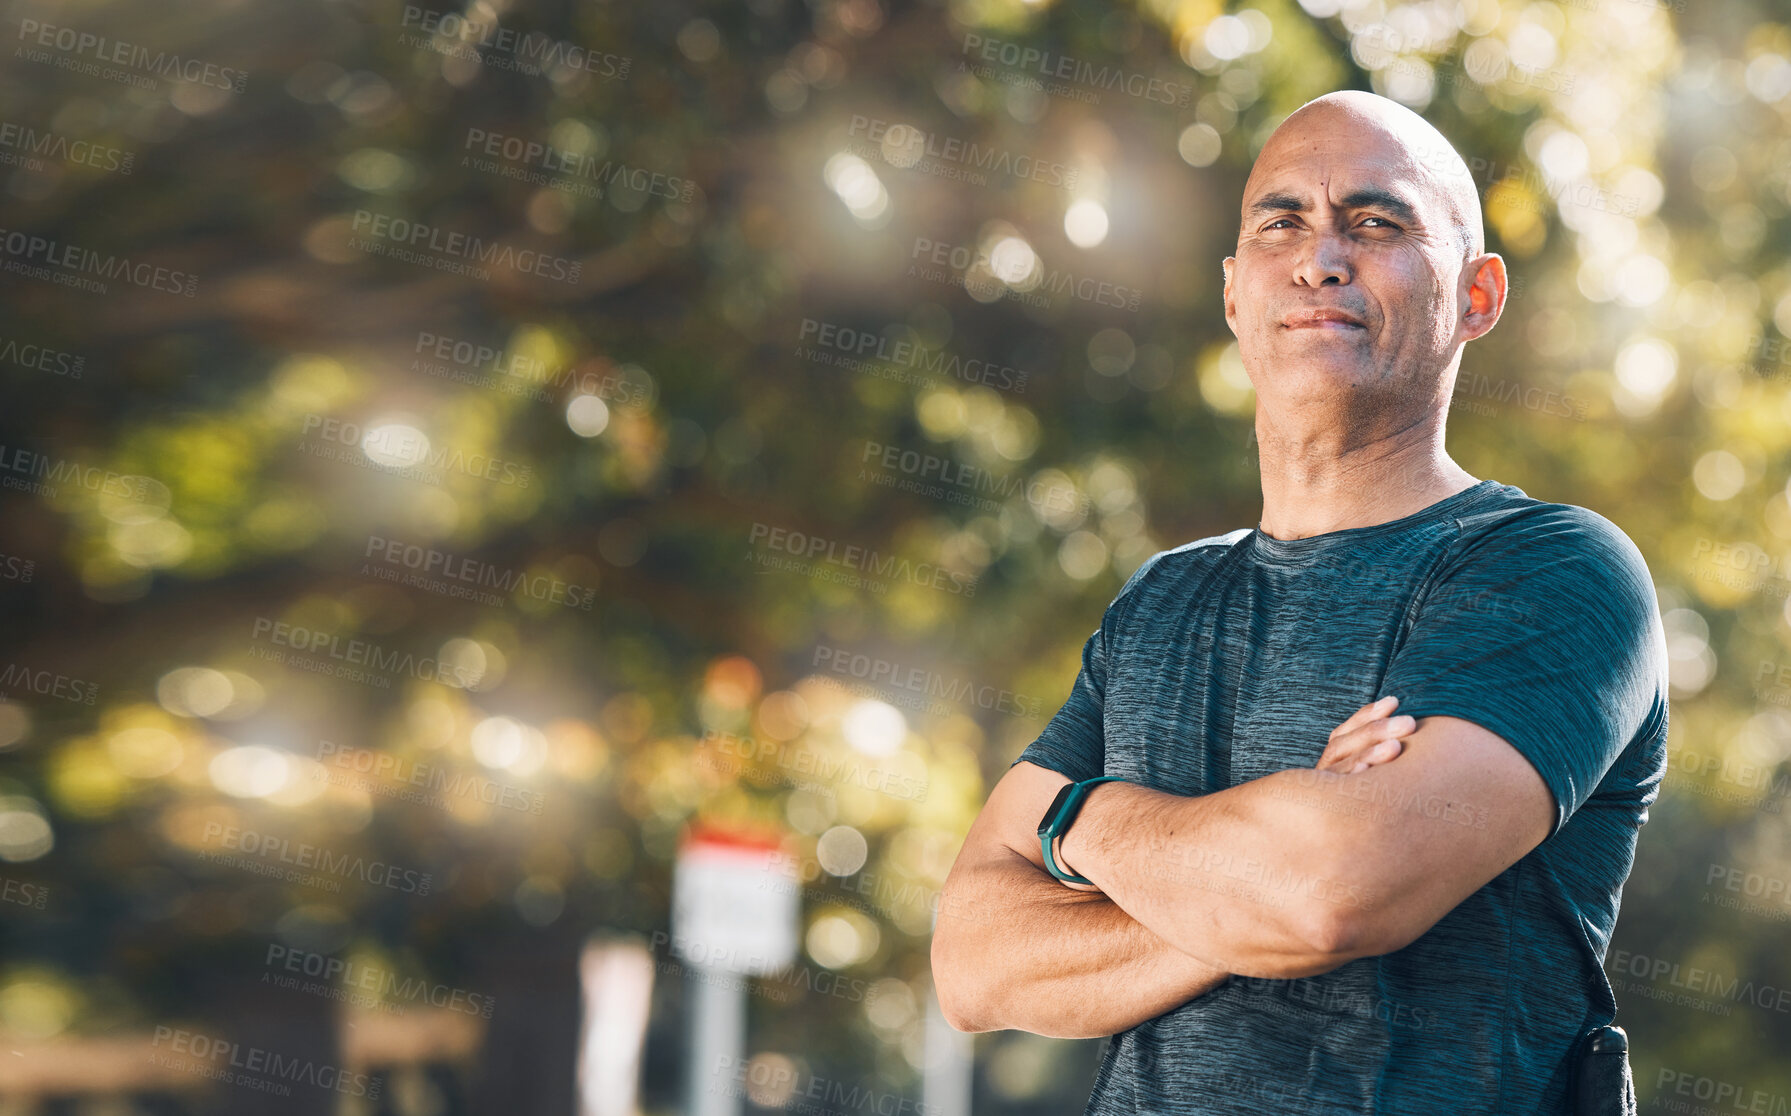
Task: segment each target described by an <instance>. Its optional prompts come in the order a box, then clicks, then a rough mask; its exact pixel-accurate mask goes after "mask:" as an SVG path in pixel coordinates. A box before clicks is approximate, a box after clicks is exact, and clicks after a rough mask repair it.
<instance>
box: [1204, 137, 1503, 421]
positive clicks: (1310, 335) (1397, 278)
mask: <svg viewBox="0 0 1791 1116" xmlns="http://www.w3.org/2000/svg"><path fill="white" fill-rule="evenodd" d="M1462 260H1463V254H1462V243H1461V241H1460V239H1459V237H1458V234H1457V232H1456V229H1455V226H1454V224H1453V222H1452V220H1451V214H1450V210H1449V207H1448V201H1447V199H1446V196H1445V195H1444V193H1443V191H1442V190H1441V189H1440V188H1438V187H1437V186H1436V185H1435V184H1434V182H1433V180H1432V179H1431V178H1430V176H1429V175H1428V173H1427V172H1426V171H1425V169H1424V167H1423V166H1421V165H1420V164H1419V163H1418V162H1417V161H1416V160H1415V159H1414V158H1413V157H1412V154H1411V152H1410V151H1409V150H1408V148H1407V147H1406V145H1405V144H1404V143H1402V142H1401V141H1400V140H1399V139H1398V138H1396V137H1395V136H1393V135H1390V134H1388V133H1387V132H1386V131H1384V130H1382V129H1380V128H1378V127H1375V126H1373V125H1372V124H1368V123H1365V122H1363V121H1361V120H1360V119H1358V118H1355V117H1353V116H1351V115H1350V114H1348V113H1344V112H1341V111H1337V110H1327V109H1322V108H1321V109H1319V110H1317V111H1311V112H1306V113H1301V114H1299V115H1298V116H1296V117H1293V118H1290V119H1289V120H1288V121H1287V122H1286V123H1284V124H1283V125H1282V127H1281V128H1280V130H1279V131H1277V132H1276V133H1275V135H1274V137H1273V138H1272V139H1271V140H1270V141H1269V143H1268V144H1267V145H1266V146H1265V148H1264V150H1263V152H1262V154H1261V156H1260V157H1259V158H1258V159H1257V161H1256V165H1255V167H1254V169H1253V170H1252V171H1251V174H1250V180H1249V183H1248V184H1247V185H1246V186H1245V189H1244V213H1243V224H1242V227H1241V229H1240V231H1239V234H1238V247H1237V255H1236V256H1234V257H1231V258H1228V259H1227V260H1226V261H1225V266H1226V282H1225V319H1226V322H1227V323H1228V324H1229V325H1230V326H1231V330H1232V332H1233V333H1234V334H1236V335H1237V338H1238V348H1239V351H1240V352H1241V354H1242V356H1243V360H1244V367H1245V369H1246V370H1247V371H1248V372H1249V374H1250V379H1251V381H1252V383H1253V384H1254V385H1255V387H1256V392H1257V396H1258V398H1259V399H1263V398H1270V399H1284V400H1287V401H1289V402H1297V401H1300V400H1302V399H1311V400H1324V401H1327V402H1329V401H1335V400H1336V399H1337V398H1338V395H1339V393H1340V392H1344V393H1349V394H1350V395H1351V396H1354V397H1355V401H1357V402H1366V401H1367V398H1368V397H1378V398H1383V399H1394V398H1401V397H1403V398H1413V397H1414V396H1413V392H1414V390H1416V392H1417V394H1416V398H1420V399H1428V397H1429V392H1430V391H1431V390H1434V385H1435V383H1436V379H1437V377H1438V375H1439V374H1440V373H1441V371H1442V369H1443V368H1444V367H1445V366H1446V365H1447V364H1448V362H1449V359H1450V354H1451V351H1452V350H1453V349H1454V347H1455V346H1456V344H1457V326H1458V325H1459V324H1460V319H1461V313H1460V310H1459V309H1458V306H1459V304H1460V300H1461V296H1462V295H1463V294H1464V293H1465V291H1464V290H1463V289H1459V288H1465V281H1464V280H1463V278H1462ZM1487 328H1490V323H1489V324H1488V326H1487ZM1480 332H1483V331H1480ZM1426 389H1428V390H1426Z"/></svg>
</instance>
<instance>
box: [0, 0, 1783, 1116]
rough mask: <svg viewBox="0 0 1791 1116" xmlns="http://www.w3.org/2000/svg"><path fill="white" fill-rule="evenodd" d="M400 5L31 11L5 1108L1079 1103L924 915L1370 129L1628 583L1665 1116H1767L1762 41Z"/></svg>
mask: <svg viewBox="0 0 1791 1116" xmlns="http://www.w3.org/2000/svg"><path fill="white" fill-rule="evenodd" d="M440 2H441V0H419V2H418V3H417V4H403V3H397V2H387V0H281V2H277V3H276V2H272V0H196V2H194V3H188V4H180V5H161V4H143V3H135V4H127V3H115V2H108V0H81V2H68V3H40V2H29V0H10V2H9V3H8V4H7V5H6V17H5V21H4V38H5V40H6V41H8V42H9V43H10V47H9V48H8V50H7V52H6V54H5V56H4V58H3V59H0V289H3V293H0V375H3V376H4V383H5V394H4V404H3V405H0V508H3V511H0V634H3V640H4V649H3V650H0V697H3V698H4V701H3V702H0V1113H4V1114H6V1116H15V1114H49V1113H56V1114H83V1116H96V1114H105V1116H123V1114H134V1113H168V1114H174V1113H182V1114H184V1113H227V1112H228V1113H236V1112H253V1113H301V1112H302V1113H331V1114H353V1116H373V1114H394V1116H446V1114H460V1113H475V1112H476V1113H499V1112H503V1113H510V1112H515V1113H542V1114H555V1116H560V1114H568V1113H574V1112H577V1113H581V1114H584V1116H598V1114H603V1116H629V1114H632V1113H647V1114H654V1116H659V1114H673V1113H703V1114H705V1116H707V1114H720V1113H736V1112H737V1113H757V1112H777V1111H793V1112H810V1113H838V1114H842V1116H844V1114H848V1113H876V1114H878V1116H955V1114H960V1113H967V1112H970V1111H975V1112H977V1113H1002V1114H1006V1113H1014V1114H1019V1113H1038V1114H1044V1113H1076V1112H1080V1111H1081V1110H1082V1107H1083V1103H1084V1101H1085V1100H1086V1097H1087V1095H1088V1089H1089V1087H1090V1084H1091V1081H1092V1076H1093V1072H1094V1068H1095V1065H1096V1061H1097V1058H1098V1055H1099V1053H1100V1044H1099V1043H1096V1042H1062V1041H1056V1040H1049V1039H1043V1038H1039V1037H1036V1036H1032V1035H1028V1034H1023V1033H1018V1032H997V1033H990V1034H985V1035H978V1036H975V1037H974V1038H973V1037H972V1036H967V1035H961V1034H958V1033H956V1032H954V1031H951V1030H950V1029H949V1028H948V1027H945V1026H944V1025H943V1023H942V1022H941V1021H940V1019H939V1016H938V1012H937V1008H936V1006H935V1005H934V1000H933V997H932V993H931V989H930V985H929V979H928V960H927V953H928V940H929V933H930V928H931V925H932V920H933V917H934V910H935V907H936V905H937V893H938V888H939V886H940V884H941V882H942V881H943V880H944V877H945V874H946V872H947V870H948V868H949V867H950V865H951V862H952V859H953V857H954V855H955V853H956V851H957V848H958V845H959V843H960V841H961V839H962V836H963V834H964V832H965V830H966V829H967V827H968V826H969V824H970V821H971V820H972V818H973V817H974V816H975V814H976V812H977V810H978V808H979V807H980V805H981V803H982V802H983V799H984V798H985V796H986V794H987V791H988V789H989V787H990V786H991V785H992V783H993V781H994V780H995V779H996V778H998V777H999V775H1000V773H1001V772H1002V771H1003V770H1004V769H1005V767H1006V766H1007V764H1008V763H1009V762H1010V761H1011V760H1012V759H1013V758H1014V756H1016V755H1017V754H1018V753H1019V751H1020V749H1021V748H1022V747H1024V746H1025V744H1026V743H1028V742H1029V741H1030V740H1031V739H1033V737H1034V736H1036V735H1037V733H1038V731H1039V730H1040V729H1041V728H1042V727H1043V725H1044V723H1045V721H1046V720H1047V719H1048V718H1049V717H1050V716H1051V715H1052V714H1053V713H1054V712H1055V711H1056V709H1057V708H1058V706H1059V705H1060V704H1061V703H1062V701H1063V699H1064V697H1065V696H1066V695H1067V693H1068V691H1069V688H1070V685H1071V683H1072V681H1073V680H1074V678H1075V675H1076V669H1077V666H1078V662H1079V654H1080V650H1081V646H1082V641H1083V640H1084V639H1085V638H1086V636H1087V635H1088V633H1089V632H1090V631H1091V630H1092V629H1093V628H1094V626H1095V625H1096V623H1097V622H1098V620H1099V617H1100V615H1101V612H1102V609H1103V608H1104V606H1105V605H1106V603H1107V602H1108V601H1109V600H1110V599H1111V598H1112V596H1113V595H1114V593H1115V592H1116V591H1117V590H1118V588H1119V586H1120V584H1121V583H1122V581H1123V579H1124V578H1125V577H1126V576H1127V575H1128V574H1129V573H1130V572H1131V571H1132V570H1134V569H1135V568H1136V567H1137V566H1138V565H1139V563H1141V562H1142V561H1143V560H1144V559H1145V558H1147V557H1148V556H1149V555H1151V554H1152V553H1153V552H1155V551H1157V550H1160V549H1163V548H1166V547H1170V546H1174V545H1178V544H1180V543H1182V542H1186V541H1189V540H1192V539H1196V538H1200V537H1204V536H1208V535H1212V534H1217V533H1220V532H1224V531H1228V530H1232V529H1234V528H1238V527H1249V526H1254V524H1255V523H1256V520H1257V516H1258V514H1259V512H1260V508H1261V504H1260V489H1259V486H1258V478H1257V473H1256V457H1255V451H1254V445H1253V436H1252V426H1251V418H1252V414H1253V406H1254V404H1253V397H1252V394H1251V389H1250V385H1249V382H1248V379H1247V378H1246V377H1245V375H1244V372H1243V368H1242V365H1241V364H1240V362H1239V359H1238V353H1237V349H1236V347H1235V345H1234V344H1232V339H1231V337H1230V334H1229V333H1228V331H1227V329H1226V327H1225V325H1224V321H1223V318H1222V315H1221V308H1220V295H1219V288H1220V281H1221V274H1220V260H1221V258H1222V257H1223V256H1224V255H1226V254H1227V252H1228V251H1229V250H1230V248H1231V246H1232V244H1233V243H1234V240H1235V234H1236V225H1237V212H1238V201H1239V195H1240V192H1241V187H1242V184H1243V180H1244V177H1245V175H1246V173H1247V171H1248V168H1249V166H1250V163H1251V161H1252V159H1253V157H1254V154H1255V152H1256V151H1257V150H1258V148H1259V146H1260V145H1261V143H1262V141H1263V139H1264V137H1265V136H1266V135H1267V134H1268V133H1269V131H1270V130H1272V128H1273V127H1274V126H1275V124H1276V123H1278V122H1279V120H1280V119H1281V118H1282V117H1283V116H1284V115H1285V114H1287V113H1288V112H1290V111H1291V110H1292V109H1294V108H1295V107H1297V106H1298V105H1300V104H1301V103H1302V102H1304V101H1306V100H1307V99H1309V98H1311V97H1314V96H1316V95H1318V94H1321V93H1324V92H1327V91H1330V90H1333V89H1340V88H1358V89H1372V90H1374V91H1376V92H1380V93H1383V94H1385V95H1387V96H1389V97H1393V98H1395V99H1397V100H1399V101H1401V102H1403V103H1405V104H1407V105H1409V106H1411V107H1412V108H1414V109H1416V110H1418V111H1420V112H1422V113H1423V114H1424V115H1425V116H1426V117H1427V118H1428V119H1430V120H1431V121H1433V122H1434V123H1435V124H1436V125H1437V126H1438V127H1439V128H1440V129H1441V130H1442V131H1443V132H1444V134H1445V135H1447V136H1448V137H1450V139H1451V140H1452V141H1453V142H1454V144H1455V145H1456V147H1457V148H1458V149H1459V150H1460V152H1461V153H1462V155H1463V157H1464V158H1465V159H1466V160H1467V162H1468V164H1469V167H1470V168H1471V170H1472V171H1473V173H1474V176H1475V178H1476V181H1477V182H1478V184H1479V186H1480V187H1481V191H1482V200H1483V203H1484V208H1485V214H1486V230H1487V237H1488V241H1489V247H1490V248H1491V249H1492V250H1494V251H1498V252H1500V253H1502V254H1503V255H1504V256H1505V258H1506V259H1507V261H1508V263H1509V265H1510V267H1511V271H1512V275H1513V285H1512V295H1511V299H1510V302H1509V305H1508V306H1507V308H1506V311H1505V315H1504V318H1503V320H1502V321H1501V322H1500V324H1499V326H1498V328H1497V329H1496V330H1495V331H1494V332H1493V333H1492V334H1491V335H1489V336H1488V337H1486V338H1485V339H1483V340H1480V341H1478V342H1476V343H1474V344H1473V345H1471V346H1470V347H1469V348H1468V350H1467V352H1466V355H1465V357H1464V360H1463V364H1462V372H1461V376H1460V379H1459V380H1458V383H1457V391H1456V395H1455V399H1454V404H1453V408H1452V411H1451V415H1450V418H1451V421H1450V424H1449V435H1450V436H1449V443H1448V444H1449V448H1450V450H1451V452H1452V454H1453V455H1454V457H1455V458H1456V459H1457V460H1458V461H1459V462H1460V463H1461V464H1462V465H1463V466H1464V467H1466V468H1467V469H1468V470H1469V471H1471V472H1473V473H1474V474H1476V475H1477V476H1481V477H1492V478H1496V479H1498V480H1500V481H1502V482H1505V483H1508V484H1514V485H1517V486H1519V487H1521V488H1522V489H1524V490H1525V491H1526V492H1528V493H1529V494H1530V495H1532V496H1535V497H1537V498H1540V499H1544V500H1553V501H1561V502H1567V503H1575V504H1581V505H1585V506H1587V507H1590V508H1593V509H1595V510H1596V511H1598V512H1600V513H1602V514H1603V515H1605V516H1607V517H1608V518H1610V519H1612V520H1613V521H1615V522H1616V523H1617V524H1618V525H1619V526H1621V527H1622V528H1623V529H1624V530H1625V531H1626V532H1628V534H1629V535H1630V536H1631V537H1632V538H1633V539H1634V540H1635V541H1636V543H1637V544H1638V545H1639V546H1640V547H1641V550H1642V552H1643V554H1644V555H1645V556H1646V558H1647V561H1648V563H1649V567H1650V569H1651V570H1652V572H1653V574H1654V577H1655V580H1656V583H1657V586H1658V590H1659V595H1660V606H1661V610H1662V613H1663V616H1664V618H1665V622H1666V626H1667V631H1668V638H1669V645H1670V651H1671V655H1672V680H1673V697H1674V699H1675V700H1674V704H1673V712H1672V757H1673V760H1672V771H1671V774H1670V775H1669V777H1668V779H1667V782H1666V784H1665V787H1664V789H1663V792H1662V794H1661V797H1660V800H1659V802H1658V803H1657V804H1656V806H1655V807H1654V809H1653V812H1652V817H1651V820H1650V822H1649V824H1648V825H1647V826H1646V827H1645V828H1644V829H1643V831H1642V834H1641V844H1640V851H1639V856H1638V861H1637V864H1636V867H1635V871H1634V874H1633V875H1632V877H1631V879H1630V882H1629V884H1628V887H1627V889H1626V892H1625V902H1624V906H1623V912H1622V919H1621V921H1620V923H1619V925H1618V929H1617V934H1616V938H1615V941H1614V943H1613V946H1612V951H1611V954H1610V958H1609V961H1608V964H1607V969H1608V971H1609V973H1610V975H1611V979H1612V982H1613V985H1614V986H1615V987H1616V990H1617V995H1618V1000H1619V1003H1620V1005H1621V1009H1620V1012H1619V1015H1618V1021H1619V1022H1620V1023H1622V1024H1623V1025H1624V1026H1625V1027H1627V1028H1628V1029H1629V1032H1630V1035H1631V1038H1632V1043H1633V1045H1634V1049H1635V1054H1634V1063H1635V1069H1636V1076H1637V1082H1638V1088H1639V1090H1640V1093H1641V1099H1642V1102H1643V1105H1644V1108H1645V1109H1647V1108H1661V1109H1665V1110H1669V1111H1698V1110H1706V1111H1714V1110H1716V1108H1717V1107H1719V1106H1726V1107H1725V1108H1724V1110H1731V1109H1734V1110H1744V1111H1775V1112H1782V1111H1786V1110H1787V1109H1791V1055H1788V1054H1787V1051H1791V991H1788V990H1791V953H1788V952H1787V950H1786V949H1785V943H1786V941H1787V928H1788V926H1791V894H1788V887H1787V885H1788V883H1791V829H1788V826H1787V821H1786V817H1785V810H1784V809H1783V806H1784V801H1785V798H1786V791H1787V787H1788V785H1791V767H1788V766H1787V764H1786V760H1787V758H1788V757H1791V713H1788V712H1787V706H1788V705H1791V645H1788V641H1787V637H1788V635H1791V633H1788V631H1787V623H1788V622H1791V611H1788V602H1787V589H1791V505H1788V503H1787V498H1786V491H1785V489H1786V481H1787V474H1788V472H1791V462H1788V460H1787V457H1788V454H1787V450H1788V448H1791V392H1788V391H1787V387H1788V385H1791V336H1788V335H1791V263H1788V261H1787V252H1786V250H1787V247H1791V215H1788V207H1791V128H1788V127H1787V121H1788V119H1791V7H1788V6H1787V5H1786V4H1785V3H1784V2H1783V0H1780V2H1778V3H1771V4H1768V3H1753V2H1749V0H1725V2H1723V3H1707V4H1696V5H1691V4H1686V3H1682V2H1680V0H1671V2H1667V3H1661V2H1655V0H1572V2H1544V0H1539V2H1534V3H1528V2H1518V0H1427V2H1419V3H1396V2H1393V0H1301V2H1300V3H1294V2H1292V0H1254V2H1252V3H1250V4H1249V5H1244V4H1228V3H1221V2H1219V0H1139V2H1136V3H1131V2H1124V0H1121V2H1116V3H1097V2H1093V0H1058V2H1055V3H1053V2H1049V0H1039V2H1036V3H1025V2H1021V0H933V2H921V3H905V4H898V3H891V2H887V0H744V2H741V3H729V4H715V3H711V4H701V3H694V2H680V0H656V2H654V3H651V4H648V3H623V2H621V0H609V2H600V0H580V2H574V0H515V2H514V3H491V2H487V0H478V2H476V3H473V4H471V5H470V6H464V7H462V6H454V5H452V4H443V5H442V6H432V5H434V4H437V3H440ZM1700 1105H1702V1106H1707V1107H1704V1108H1702V1109H1700V1107H1699V1106H1700ZM1749 1106H1754V1107H1749Z"/></svg>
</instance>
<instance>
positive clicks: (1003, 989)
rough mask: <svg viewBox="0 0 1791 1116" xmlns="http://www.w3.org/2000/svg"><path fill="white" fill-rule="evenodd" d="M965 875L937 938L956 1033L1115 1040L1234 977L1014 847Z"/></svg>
mask: <svg viewBox="0 0 1791 1116" xmlns="http://www.w3.org/2000/svg"><path fill="white" fill-rule="evenodd" d="M960 868H961V869H962V870H961V871H960V870H954V871H953V873H952V876H951V878H950V879H948V880H947V881H946V886H945V891H944V893H943V894H942V895H941V896H940V901H939V918H938V922H937V924H936V925H935V927H934V931H933V975H934V982H935V986H936V987H937V988H938V989H939V995H940V1003H941V1006H942V1007H945V1008H946V1011H947V1018H948V1019H950V1020H951V1021H952V1024H953V1026H956V1027H957V1028H958V1029H959V1030H966V1031H987V1030H995V1029H998V1028H1014V1029H1017V1030H1023V1031H1031V1032H1033V1033H1035V1034H1041V1035H1049V1036H1052V1037H1054V1038H1094V1037H1099V1036H1103V1035H1111V1034H1117V1033H1118V1032H1120V1031H1123V1030H1126V1029H1127V1028H1130V1027H1133V1026H1136V1025H1137V1024H1139V1023H1142V1022H1144V1021H1146V1020H1148V1019H1154V1018H1156V1017H1157V1016H1159V1015H1161V1014H1163V1013H1164V1012H1166V1011H1169V1010H1170V1009H1172V1008H1175V1007H1179V1006H1180V1005H1182V1004H1184V1003H1186V1002H1187V1001H1189V1000H1191V999H1193V998H1194V997H1196V996H1198V995H1201V994H1202V993H1204V992H1207V991H1209V990H1210V989H1213V988H1215V987H1217V986H1219V985H1220V984H1223V983H1224V982H1225V980H1226V978H1227V974H1226V973H1225V972H1224V971H1223V970H1221V969H1217V968H1214V967H1213V966H1211V965H1208V964H1206V963H1205V962H1202V961H1198V960H1196V959H1195V958H1193V957H1190V956H1189V955H1187V954H1186V953H1183V952H1182V951H1181V950H1178V949H1176V948H1175V947H1173V946H1171V945H1170V944H1169V943H1168V942H1166V941H1164V939H1163V938H1162V937H1161V936H1159V935H1158V934H1155V933H1153V932H1152V931H1150V930H1148V929H1146V928H1145V927H1144V926H1142V925H1140V924H1139V923H1138V921H1137V920H1136V919H1134V918H1132V916H1130V915H1128V914H1127V913H1126V912H1125V911H1123V910H1121V909H1120V908H1119V906H1118V905H1116V904H1115V903H1114V902H1113V901H1112V900H1111V899H1109V898H1107V897H1106V896H1105V895H1101V894H1099V893H1097V892H1087V891H1072V890H1071V889H1069V888H1067V887H1064V886H1063V885H1062V884H1060V883H1058V882H1057V881H1056V880H1055V879H1053V878H1051V877H1050V876H1048V875H1046V874H1045V872H1044V871H1042V870H1041V869H1040V868H1038V867H1037V866H1036V865H1034V864H1033V863H1032V862H1031V861H1029V860H1027V859H1026V858H1025V857H1023V856H1021V855H1020V854H1018V853H1015V852H1012V851H1011V850H1010V851H1008V852H1007V853H1006V856H1005V857H996V858H991V859H989V860H987V861H984V862H982V863H979V864H976V865H962V866H960Z"/></svg>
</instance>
